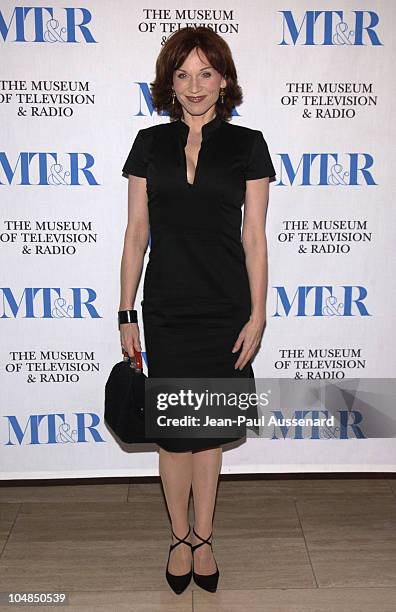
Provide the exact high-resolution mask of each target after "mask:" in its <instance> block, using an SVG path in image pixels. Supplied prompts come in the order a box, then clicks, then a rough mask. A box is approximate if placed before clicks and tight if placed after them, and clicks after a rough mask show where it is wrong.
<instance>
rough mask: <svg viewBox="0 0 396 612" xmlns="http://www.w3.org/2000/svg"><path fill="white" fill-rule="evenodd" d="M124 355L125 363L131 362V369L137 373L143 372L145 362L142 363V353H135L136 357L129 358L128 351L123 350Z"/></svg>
mask: <svg viewBox="0 0 396 612" xmlns="http://www.w3.org/2000/svg"><path fill="white" fill-rule="evenodd" d="M122 353H123V355H124V361H130V362H131V368H132V369H133V370H136V371H137V372H142V371H143V361H142V353H141V352H140V351H135V356H134V357H129V355H128V353H127V351H126V350H125V349H122Z"/></svg>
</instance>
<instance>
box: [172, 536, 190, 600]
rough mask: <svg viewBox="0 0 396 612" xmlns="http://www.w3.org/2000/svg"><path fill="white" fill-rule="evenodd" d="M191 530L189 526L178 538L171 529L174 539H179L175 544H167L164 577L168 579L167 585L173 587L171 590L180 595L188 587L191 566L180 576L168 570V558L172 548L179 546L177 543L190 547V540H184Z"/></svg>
mask: <svg viewBox="0 0 396 612" xmlns="http://www.w3.org/2000/svg"><path fill="white" fill-rule="evenodd" d="M190 531H191V526H190V527H189V529H188V532H187V535H185V536H184V538H182V539H180V538H178V537H177V535H176V534H175V532H174V531H173V529H172V533H173V535H174V536H175V538H176V540H179V541H178V542H175V544H171V545H170V546H169V555H168V563H167V564H166V579H167V581H168V584H169V586H170V587H171V588H172V589H173V591H174V592H175V593H176V594H177V595H180V593H182V592H183V591H184V589H185V588H187V587H188V585H189V584H190V580H191V576H192V566H191V569H190V571H189V572H187V574H182V575H181V576H177V575H176V574H171V573H170V571H169V559H170V554H171V552H172V550H173V549H174V548H176V546H179V544H182V543H183V544H186V546H190V548H191V543H190V542H186V541H185V539H186V538H187V536H188V535H189V533H190Z"/></svg>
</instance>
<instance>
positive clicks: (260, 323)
mask: <svg viewBox="0 0 396 612" xmlns="http://www.w3.org/2000/svg"><path fill="white" fill-rule="evenodd" d="M264 325H265V317H260V318H257V319H256V318H255V319H249V321H248V322H247V323H246V324H245V325H244V326H243V327H242V329H241V332H240V334H239V336H238V338H237V340H236V342H235V344H234V346H233V348H232V352H233V353H236V352H237V351H239V349H240V347H241V346H242V344H243V349H242V351H241V354H240V355H239V357H238V359H237V361H236V362H235V365H234V368H235V369H237V368H239V369H240V370H242V369H243V368H244V367H245V365H246V364H247V362H248V361H249V360H250V359H251V358H252V356H253V354H254V352H255V350H256V348H257V347H258V345H259V343H260V340H261V336H262V333H263V329H264Z"/></svg>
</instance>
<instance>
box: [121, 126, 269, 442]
mask: <svg viewBox="0 0 396 612" xmlns="http://www.w3.org/2000/svg"><path fill="white" fill-rule="evenodd" d="M188 133H189V127H188V125H187V124H186V123H185V122H184V121H182V120H180V119H179V120H176V121H171V122H169V123H164V124H159V125H153V126H150V127H148V128H145V129H141V130H140V131H139V132H138V134H137V136H136V138H135V141H134V143H133V146H132V148H131V151H130V153H129V155H128V158H127V160H126V162H125V164H124V166H123V169H122V171H123V175H124V176H127V175H129V174H132V175H134V176H140V177H145V178H146V180H147V194H148V208H149V223H150V237H151V245H150V246H151V248H150V253H149V261H148V264H147V267H146V273H145V278H144V285H143V301H142V316H143V326H144V339H145V347H146V356H147V365H148V376H149V377H180V378H185V377H197V378H198V377H213V378H222V377H223V378H232V377H248V378H253V380H254V373H253V369H252V366H251V363H250V362H248V363H247V364H246V365H245V367H244V368H243V369H242V370H239V369H234V364H235V362H236V360H237V359H238V356H239V355H240V352H241V350H242V347H241V349H240V350H239V351H237V352H235V353H232V352H231V350H232V347H233V345H234V343H235V341H236V339H237V337H238V335H239V333H240V331H241V329H242V327H243V326H244V325H245V323H247V321H248V320H249V316H250V312H251V298H250V286H249V279H248V274H247V269H246V265H245V253H244V249H243V246H242V242H241V222H242V210H241V207H242V205H243V203H244V195H245V189H246V184H245V181H246V180H248V179H258V178H262V177H274V176H275V170H274V167H273V164H272V161H271V157H270V154H269V151H268V147H267V144H266V142H265V140H264V137H263V134H262V133H261V132H260V131H259V130H253V129H251V128H247V127H243V126H240V125H234V124H231V123H229V122H227V121H226V120H224V119H222V118H221V117H219V116H218V115H217V116H216V117H215V118H214V119H212V120H211V121H209V122H208V123H205V124H204V125H203V126H202V142H201V149H200V151H199V156H198V162H197V167H196V171H195V177H194V183H193V184H190V183H188V181H187V165H186V156H185V151H184V147H185V146H186V143H187V137H188ZM272 180H274V179H272ZM256 414H257V413H256ZM255 416H256V415H255ZM236 439H240V438H236ZM234 440H235V438H234ZM230 441H231V439H230V438H227V439H224V438H222V439H220V438H206V439H203V438H195V439H187V438H182V437H180V438H161V439H158V440H156V442H157V444H158V445H159V446H161V447H162V448H164V449H166V450H169V451H186V450H200V449H204V448H209V447H214V446H220V445H221V444H224V443H226V442H230Z"/></svg>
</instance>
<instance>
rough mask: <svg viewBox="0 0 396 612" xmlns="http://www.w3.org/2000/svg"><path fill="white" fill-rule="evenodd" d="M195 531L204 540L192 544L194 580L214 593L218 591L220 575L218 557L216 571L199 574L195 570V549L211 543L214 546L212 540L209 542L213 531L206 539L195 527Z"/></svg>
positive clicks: (202, 587)
mask: <svg viewBox="0 0 396 612" xmlns="http://www.w3.org/2000/svg"><path fill="white" fill-rule="evenodd" d="M193 532H194V534H195V535H196V537H197V538H199V539H200V540H202V542H200V543H199V544H195V545H194V546H191V550H192V552H193V578H194V582H195V583H196V584H197V585H198V586H199V587H201V589H205V591H210V592H211V593H214V592H215V591H216V589H217V582H218V580H219V575H220V573H219V568H218V567H217V563H216V559H215V563H216V571H215V572H214V574H197V573H196V572H195V571H194V551H195V550H196V549H197V548H198V547H199V546H203V545H204V544H209V546H210V547H211V548H212V542H209V540H210V538H211V537H212V533H213V532H212V533H211V534H210V536H208V537H207V538H206V540H205V539H204V538H201V536H200V535H198V533H197V532H196V531H195V529H194V528H193ZM212 550H213V549H212Z"/></svg>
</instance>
